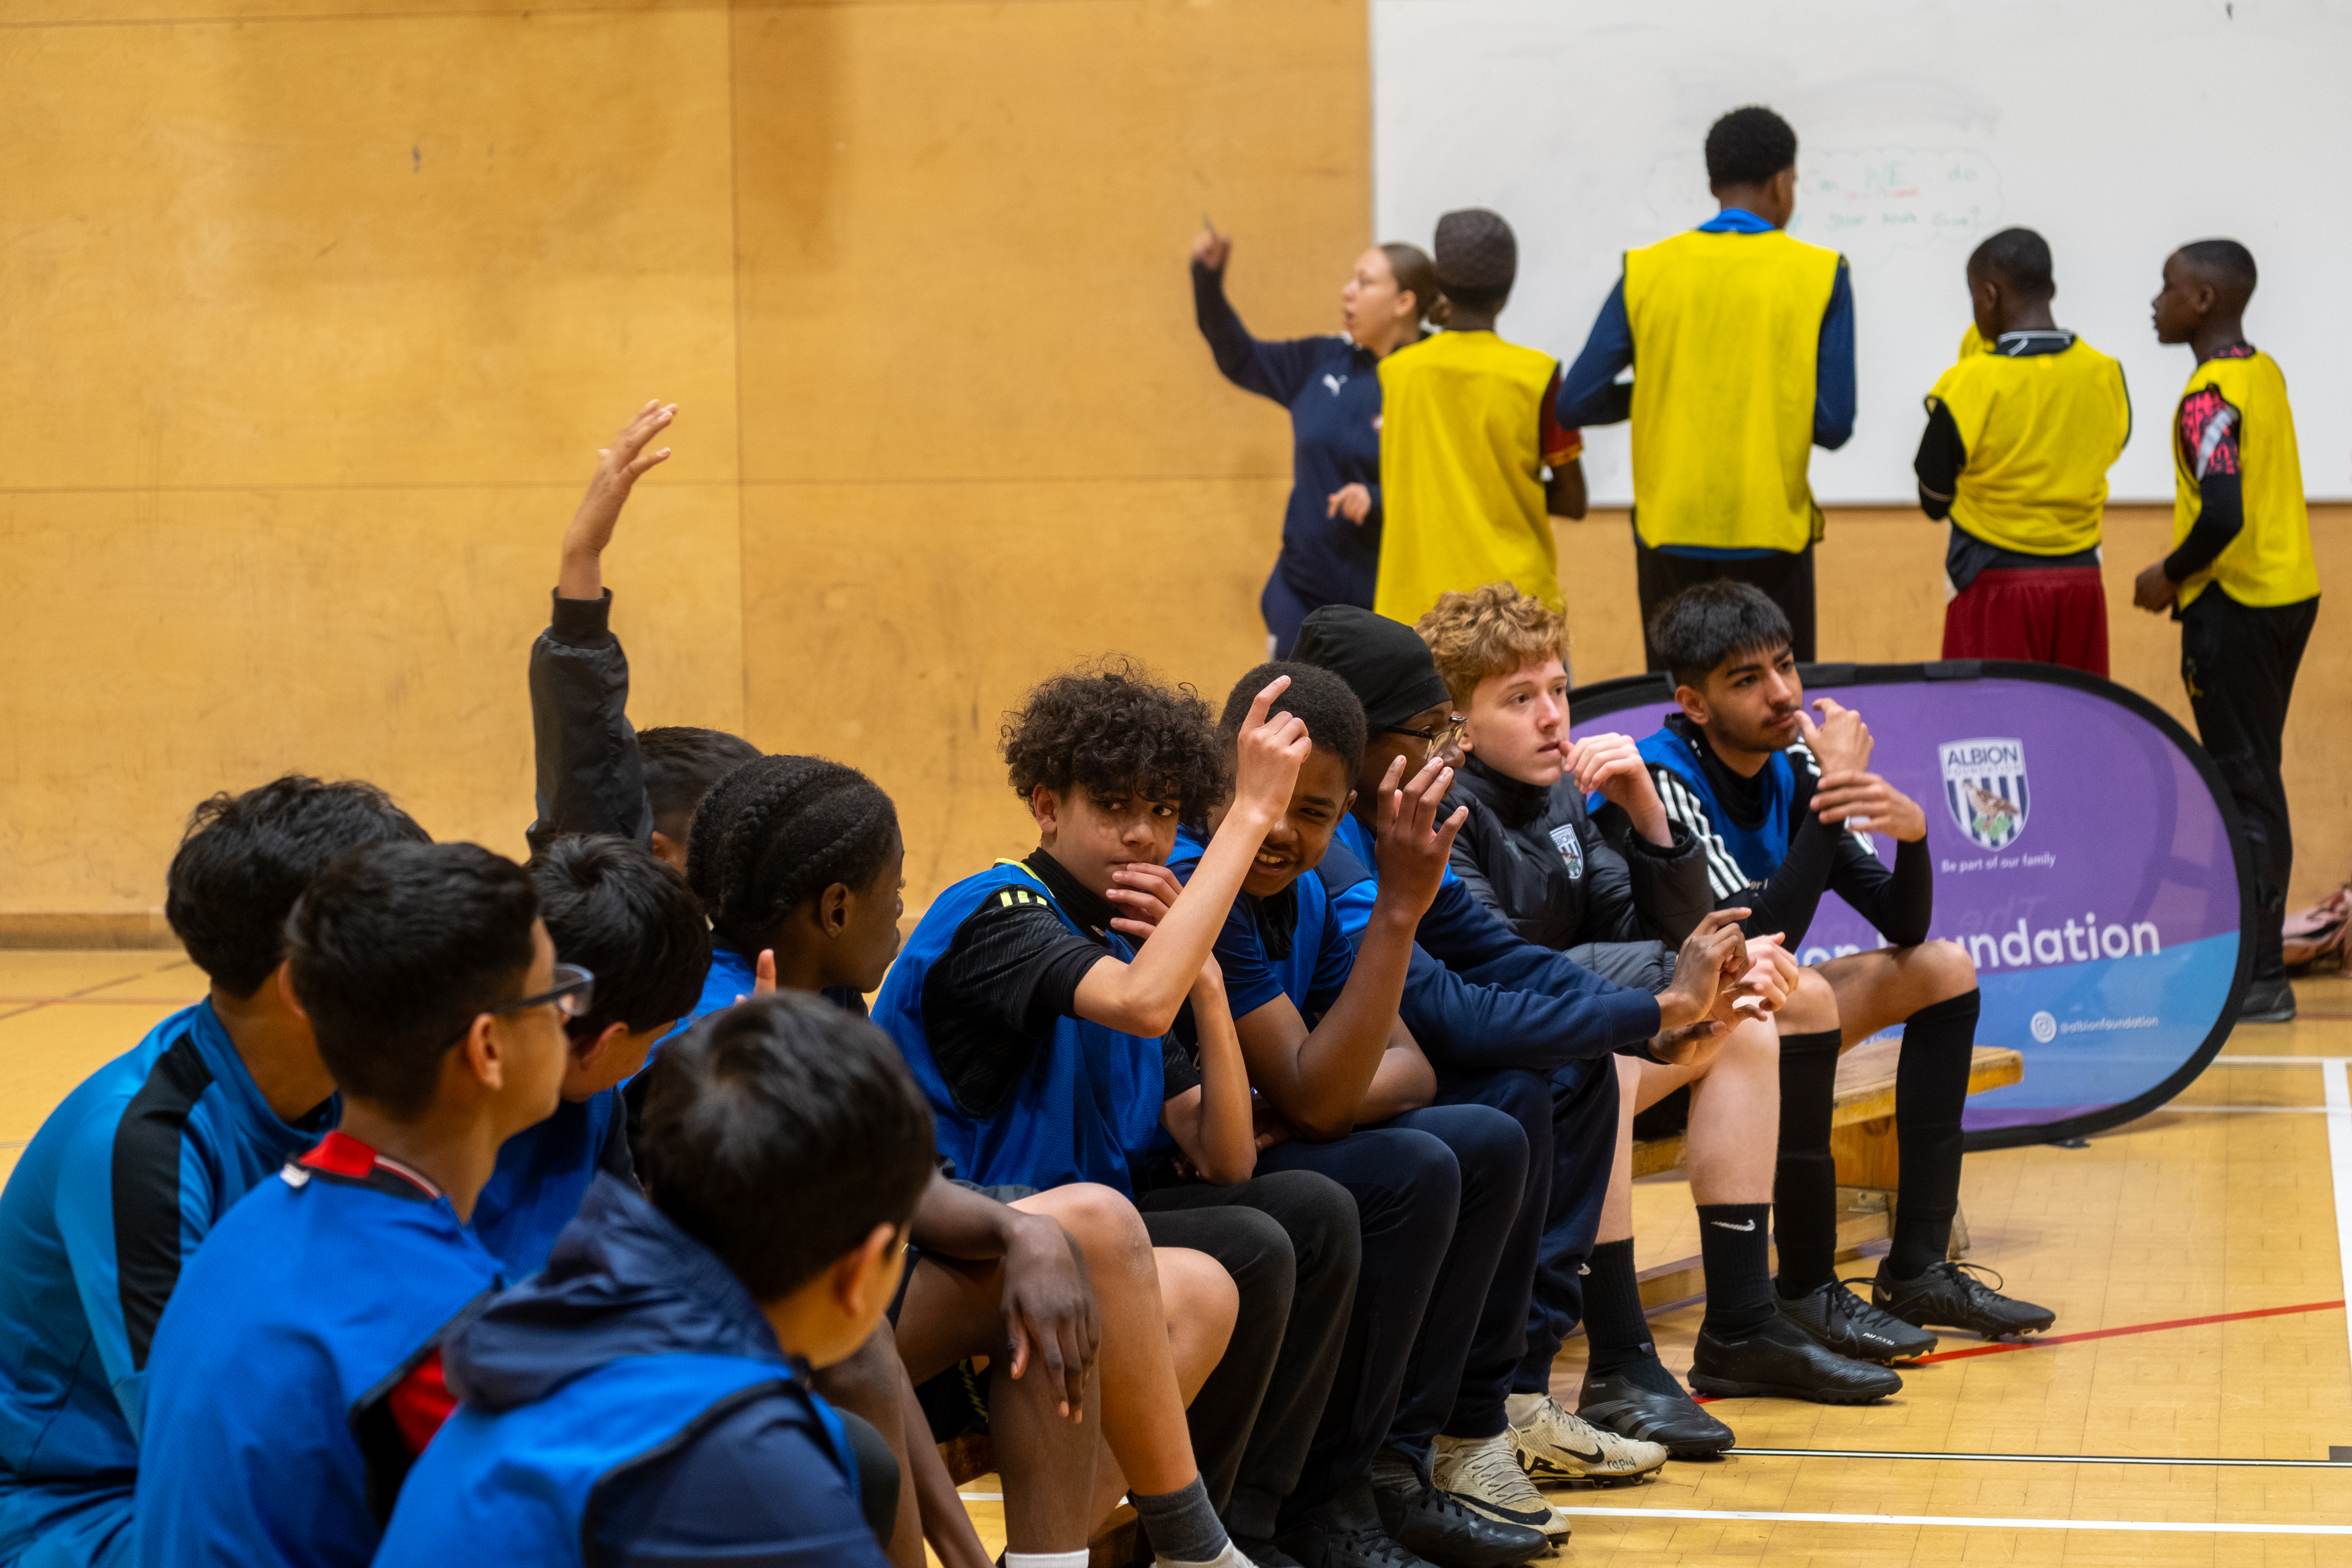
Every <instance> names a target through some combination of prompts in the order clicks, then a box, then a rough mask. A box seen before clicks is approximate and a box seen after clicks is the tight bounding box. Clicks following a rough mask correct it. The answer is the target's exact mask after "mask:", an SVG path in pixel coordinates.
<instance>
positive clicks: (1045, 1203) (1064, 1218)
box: [1020, 1182, 1151, 1270]
mask: <svg viewBox="0 0 2352 1568" xmlns="http://www.w3.org/2000/svg"><path fill="white" fill-rule="evenodd" d="M1020 1206H1021V1207H1023V1208H1024V1209H1028V1210H1030V1212H1032V1213H1034V1214H1040V1215H1045V1217H1046V1218H1048V1219H1051V1220H1054V1221H1055V1222H1056V1223H1057V1224H1059V1225H1060V1226H1061V1227H1062V1228H1063V1229H1064V1230H1065V1231H1066V1232H1068V1233H1069V1237H1070V1239H1071V1240H1073V1241H1075V1242H1076V1243H1077V1244H1078V1250H1079V1251H1081V1252H1083V1253H1085V1254H1086V1257H1087V1267H1088V1268H1093V1269H1097V1270H1099V1269H1101V1268H1106V1267H1108V1266H1111V1265H1113V1264H1117V1263H1120V1262H1124V1263H1125V1264H1127V1265H1128V1266H1129V1267H1130V1268H1143V1267H1149V1265H1150V1258H1151V1237H1150V1234H1149V1233H1148V1232H1146V1231H1145V1229H1144V1228H1143V1216H1142V1215H1140V1214H1138V1213H1137V1212H1136V1208H1135V1205H1133V1204H1131V1203H1129V1201H1128V1200H1127V1199H1126V1198H1124V1197H1122V1196H1121V1195H1120V1194H1118V1193H1116V1192H1114V1191H1112V1190H1111V1189H1110V1188H1108V1187H1106V1186H1102V1185H1100V1184H1097V1183H1093V1182H1073V1183H1071V1184H1069V1185H1068V1186H1063V1187H1055V1189H1054V1190H1053V1191H1052V1192H1050V1193H1041V1194H1038V1195H1037V1196H1036V1197H1035V1198H1031V1199H1024V1200H1023V1201H1022V1203H1021V1205H1020Z"/></svg>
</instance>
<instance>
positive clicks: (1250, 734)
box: [1234, 675, 1314, 826]
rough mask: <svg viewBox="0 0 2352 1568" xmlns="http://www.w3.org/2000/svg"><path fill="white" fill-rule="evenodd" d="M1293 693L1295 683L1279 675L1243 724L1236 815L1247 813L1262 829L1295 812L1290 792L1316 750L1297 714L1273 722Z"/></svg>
mask: <svg viewBox="0 0 2352 1568" xmlns="http://www.w3.org/2000/svg"><path fill="white" fill-rule="evenodd" d="M1288 689H1290V677H1288V676H1286V675H1277V676H1276V677H1275V678H1274V679H1273V680H1271V681H1269V682H1268V683H1267V684H1266V688H1265V690H1263V691H1261V692H1259V693H1258V694H1257V698H1256V700H1255V701H1253V702H1251V704H1250V710H1249V717H1248V718H1246V719H1244V720H1243V721H1242V732H1241V738H1240V743H1239V745H1238V747H1237V748H1236V749H1237V750H1238V751H1239V752H1240V754H1241V764H1240V766H1239V767H1238V768H1237V769H1235V773H1236V775H1237V776H1236V778H1235V780H1234V810H1235V811H1237V812H1245V813H1247V814H1248V815H1249V816H1251V817H1252V818H1253V819H1255V821H1256V822H1257V823H1258V824H1259V825H1261V826H1272V825H1273V824H1274V823H1275V822H1276V821H1277V820H1279V819H1280V817H1281V816H1282V814H1283V813H1284V812H1286V811H1287V810H1289V809H1290V792H1291V790H1292V788H1293V787H1294V786H1295V785H1297V783H1298V767H1299V764H1300V763H1304V762H1305V761H1306V760H1307V752H1310V751H1312V750H1314V742H1312V741H1310V740H1309V739H1308V738H1307V721H1305V720H1304V719H1301V718H1299V717H1298V716H1297V714H1295V713H1279V714H1276V715H1275V717H1273V718H1271V719H1269V718H1267V717H1266V710H1268V709H1269V708H1271V707H1273V706H1274V700H1275V699H1276V698H1277V697H1279V696H1281V695H1282V694H1283V693H1284V692H1285V691H1286V690H1288Z"/></svg>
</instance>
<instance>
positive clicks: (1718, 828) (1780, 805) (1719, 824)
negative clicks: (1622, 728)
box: [1591, 729, 1797, 883]
mask: <svg viewBox="0 0 2352 1568" xmlns="http://www.w3.org/2000/svg"><path fill="white" fill-rule="evenodd" d="M1634 749H1635V750H1637V751H1639V752H1641V753H1642V756H1643V760H1644V761H1646V762H1650V763H1656V764H1658V765H1659V766H1661V767H1664V768H1666V769H1669V770H1670V771H1672V772H1673V773H1674V775H1675V777H1676V778H1678V779H1680V780H1681V781H1682V782H1683V784H1685V786H1686V787H1687V788H1688V789H1689V790H1690V792H1691V793H1692V794H1693V795H1696V796H1698V799H1699V804H1700V805H1703V806H1705V807H1706V819H1707V821H1708V822H1709V823H1711V824H1712V825H1713V826H1714V827H1715V833H1716V837H1718V838H1720V839H1722V840H1723V842H1724V845H1725V846H1726V847H1727V848H1729V849H1730V851H1731V858H1733V859H1735V860H1737V861H1738V862H1739V868H1740V869H1741V870H1742V871H1745V872H1746V873H1748V881H1749V882H1751V883H1757V882H1769V881H1770V880H1771V879H1772V873H1773V872H1775V871H1777V870H1779V869H1780V862H1781V861H1783V860H1785V859H1787V858H1788V857H1789V807H1790V804H1791V803H1792V802H1793V801H1794V800H1795V799H1796V796H1797V771H1796V768H1795V766H1794V765H1793V764H1792V763H1790V761H1789V753H1788V752H1774V753H1773V754H1772V760H1771V761H1770V762H1769V763H1765V764H1764V771H1763V773H1761V774H1760V775H1759V779H1760V782H1761V784H1762V785H1763V790H1764V821H1763V824H1762V825H1761V826H1757V827H1742V826H1739V825H1738V823H1736V822H1734V821H1732V820H1731V814H1730V813H1729V812H1728V811H1726V810H1725V809H1724V808H1723V802H1722V801H1721V800H1719V799H1717V797H1716V793H1715V786H1714V785H1712V784H1708V783H1707V782H1706V769H1705V768H1704V767H1701V766H1700V765H1699V760H1698V753H1697V752H1694V751H1692V750H1691V745H1690V742H1688V741H1685V740H1684V739H1683V738H1682V737H1681V736H1680V735H1677V734H1675V732H1674V731H1672V730H1665V729H1661V730H1658V731H1654V732H1653V733H1651V734H1649V735H1647V736H1645V737H1643V740H1642V742H1641V743H1640V745H1638V746H1637V747H1635V748H1634ZM1600 800H1601V796H1600V795H1593V796H1591V803H1592V809H1595V810H1598V809H1599V805H1598V803H1599V801H1600Z"/></svg>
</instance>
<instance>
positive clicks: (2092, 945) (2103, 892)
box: [1570, 660, 2254, 1148]
mask: <svg viewBox="0 0 2352 1568" xmlns="http://www.w3.org/2000/svg"><path fill="white" fill-rule="evenodd" d="M1804 677H1805V696H1806V700H1808V701H1809V702H1810V701H1811V700H1812V699H1814V698H1816V697H1821V696H1832V697H1834V698H1835V699H1836V700H1838V701H1840V702H1842V703H1843V704H1845V705H1846V706H1847V707H1849V708H1853V709H1856V710H1859V711H1860V712H1861V714H1862V716H1863V719H1864V721H1865V722H1867V723H1868V724H1869V726H1870V731H1871V735H1872V739H1873V741H1874V751H1873V752H1872V754H1871V761H1870V766H1871V769H1872V771H1873V772H1874V773H1879V774H1881V775H1883V776H1884V777H1885V779H1886V780H1887V782H1888V783H1890V784H1893V785H1894V786H1895V788H1897V789H1899V790H1901V791H1902V792H1903V793H1904V794H1906V795H1909V796H1911V797H1912V798H1913V799H1914V800H1916V801H1917V802H1918V803H1919V804H1920V805H1921V807H1922V808H1923V809H1925V811H1926V812H1927V847H1928V850H1929V852H1930V853H1931V854H1932V855H1933V857H1934V858H1935V864H1936V912H1935V919H1934V922H1933V925H1932V927H1931V932H1932V934H1933V935H1935V936H1938V937H1944V938H1948V939H1949V940H1951V941H1953V942H1958V943H1959V944H1960V945H1962V946H1963V947H1965V948H1967V949H1968V951H1969V956H1970V957H1971V958H1973V959H1974V960H1975V962H1976V966H1977V976H1978V984H1979V987H1980V988H1981V989H1982V992H1983V997H1984V1011H1983V1016H1982V1019H1981V1021H1980V1022H1979V1025H1978V1028H1977V1040H1978V1043H1979V1044H1981V1045H1993V1046H2009V1047H2014V1048H2016V1049H2017V1050H2019V1051H2021V1052H2022V1053H2023V1054H2024V1057H2025V1077H2024V1080H2023V1081H2022V1082H2021V1083H2018V1084H2015V1085H2012V1086H2011V1087H2010V1088H2007V1089H1995V1090H1992V1091H1990V1092H1989V1093H1985V1094H1979V1095H1974V1096H1971V1097H1970V1098H1969V1105H1968V1112H1967V1126H1968V1129H1969V1147H1970V1148H1997V1147H2000V1146H2003V1145H2007V1144H2014V1143H2029V1142H2044V1141H2048V1140H2052V1139H2056V1138H2063V1137H2071V1136H2077V1135H2080V1134H2082V1133H2085V1132H2093V1131H2098V1130H2100V1129H2102V1128H2105V1127H2112V1126H2115V1125H2116V1124H2117V1123H2119V1122H2123V1121H2129V1120H2131V1119H2132V1118H2133V1117H2136V1116H2141V1115H2145V1114H2146V1113H2147V1111H2149V1110H2153V1109H2155V1108H2156V1107H2157V1106H2158V1105H2161V1104H2163V1103H2164V1102H2165V1101H2166V1100H2169V1099H2170V1098H2172V1096H2173V1095H2175V1094H2177V1093H2179V1090H2180V1089H2181V1088H2182V1087H2183V1086H2184V1085H2186V1084H2187V1083H2188V1082H2189V1080H2190V1079H2193V1078H2195V1077H2196V1076H2197V1074H2198V1073H2200V1072H2201V1071H2202V1070H2203V1069H2204V1067H2205V1064H2206V1063H2207V1062H2208V1061H2210V1060H2211V1059H2212V1057H2213V1054H2214V1053H2215V1052H2216V1051H2218V1050H2219V1049H2221V1041H2222V1040H2223V1039H2224V1038H2225V1037H2227V1036H2228V1034H2229V1032H2230V1023H2231V1020H2232V1019H2233V1018H2234V1017H2235V1016H2236V1014H2237V1008H2238V1003H2239V1000H2240V998H2241V997H2242V995H2243V994H2244V991H2245V986H2246V979H2247V973H2248V970H2249V968H2250V966H2251V963H2252V949H2251V938H2252V930H2253V927H2252V921H2253V918H2254V913H2253V910H2254V905H2253V898H2252V873H2251V871H2250V870H2249V869H2248V861H2247V851H2246V847H2245V841H2244V834H2243V832H2242V829H2241V828H2240V826H2239V824H2238V819H2237V815H2236V812H2235V810H2234V809H2233V808H2232V807H2231V805H2230V804H2229V801H2228V796H2227V794H2226V792H2225V791H2224V790H2223V788H2222V785H2221V776H2220V774H2219V773H2216V772H2215V771H2214V768H2213V763H2212V762H2211V760H2210V758H2208V757H2207V756H2206V754H2205V752H2204V751H2203V749H2202V748H2200V746H2199V745H2198V744H2197V742H2195V741H2193V740H2191V739H2190V738H2189V734H2188V732H2187V731H2184V730H2182V729H2181V727H2180V726H2179V724H2178V723H2176V722H2174V721H2173V720H2172V719H2171V717H2170V716H2169V715H2168V714H2166V713H2165V712H2164V711H2163V710H2161V709H2159V708H2158V707H2156V706H2155V705H2154V704H2152V703H2150V702H2148V701H2147V700H2145V699H2143V698H2141V697H2139V696H2138V695H2137V694H2136V693H2134V692H2131V691H2127V690H2126V689H2124V688H2122V687H2120V686H2116V685H2114V684H2112V683H2110V682H2108V681H2104V680H2099V679H2095V678H2093V677H2090V676H2086V675H2080V674H2077V673H2076V672H2074V671H2073V670H2069V669H2061V668H2055V667H2053V666H2048V665H2036V664H2014V663H2007V662H1994V661H1990V660H1988V661H1977V660H1956V661H1952V662H1948V663H1943V664H1929V665H1916V664H1914V665H1860V666H1856V665H1816V666H1809V667H1807V668H1806V669H1805V671H1804ZM1673 710H1674V702H1673V700H1672V696H1671V694H1670V692H1669V690H1668V687H1667V682H1666V678H1665V677H1664V676H1642V677H1635V678H1632V679H1624V680H1612V681H1604V682H1601V683H1600V684H1598V685H1594V686H1590V687H1581V688H1579V689H1577V690H1575V691H1574V692H1572V693H1570V711H1571V713H1572V715H1573V718H1574V721H1575V733H1576V734H1577V735H1578V736H1580V737H1581V736H1584V735H1588V734H1599V733H1603V732H1606V731H1622V732H1624V733H1627V734H1630V735H1633V737H1635V738H1636V739H1639V738H1640V737H1642V736H1643V735H1646V734H1648V733H1650V732H1651V731H1654V730H1655V729H1656V728H1658V726H1659V725H1660V724H1661V723H1662V722H1663V721H1664V717H1665V715H1666V714H1667V713H1668V712H1671V711H1673ZM1873 847H1874V848H1875V849H1876V851H1877V853H1878V855H1879V857H1880V858H1882V859H1884V860H1885V861H1887V862H1888V863H1890V864H1891V863H1892V862H1893V860H1894V858H1895V845H1894V842H1893V841H1892V840H1891V839H1888V838H1886V837H1884V836H1880V837H1878V838H1877V839H1876V840H1875V841H1874V845H1873ZM1884 945H1885V941H1884V939H1883V938H1881V937H1880V936H1879V934H1878V933H1877V932H1876V931H1873V930H1871V929H1870V926H1869V924H1868V923H1867V922H1866V921H1864V920H1863V919H1862V917H1861V916H1860V915H1858V914H1856V913H1854V911H1853V910H1852V909H1851V908H1850V907H1849V906H1848V905H1847V904H1846V903H1845V901H1844V900H1842V899H1838V898H1835V897H1832V898H1826V899H1823V900H1822V904H1821V910H1820V913H1819V914H1818V915H1817V916H1816V917H1815V919H1814V921H1813V923H1812V926H1811V929H1810V930H1808V931H1806V932H1805V935H1804V940H1803V942H1801V944H1799V947H1798V957H1799V959H1800V960H1801V962H1804V963H1819V962H1820V961H1821V960H1822V959H1824V958H1828V957H1831V956H1833V955H1835V954H1839V953H1847V952H1859V951H1862V950H1864V949H1867V948H1873V947H1882V946H1884Z"/></svg>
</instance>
